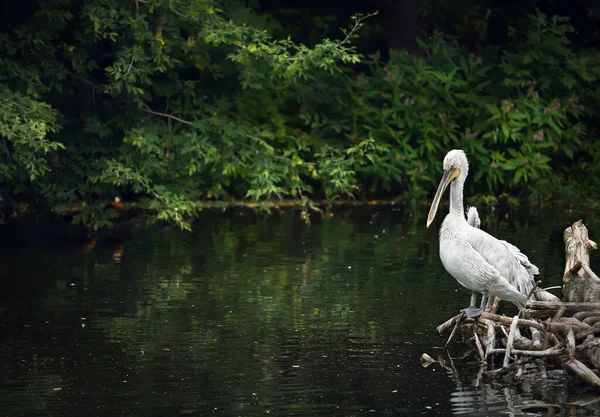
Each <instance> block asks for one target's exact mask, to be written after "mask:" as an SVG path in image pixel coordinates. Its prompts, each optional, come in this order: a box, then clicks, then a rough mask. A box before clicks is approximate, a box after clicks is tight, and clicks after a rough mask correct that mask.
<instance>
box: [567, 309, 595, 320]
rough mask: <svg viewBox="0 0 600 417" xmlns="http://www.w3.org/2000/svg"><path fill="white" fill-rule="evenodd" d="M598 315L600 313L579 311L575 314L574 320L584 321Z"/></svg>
mask: <svg viewBox="0 0 600 417" xmlns="http://www.w3.org/2000/svg"><path fill="white" fill-rule="evenodd" d="M596 314H598V311H579V312H577V313H575V314H573V318H575V319H577V320H580V321H583V320H585V319H586V318H588V317H590V316H595V315H596Z"/></svg>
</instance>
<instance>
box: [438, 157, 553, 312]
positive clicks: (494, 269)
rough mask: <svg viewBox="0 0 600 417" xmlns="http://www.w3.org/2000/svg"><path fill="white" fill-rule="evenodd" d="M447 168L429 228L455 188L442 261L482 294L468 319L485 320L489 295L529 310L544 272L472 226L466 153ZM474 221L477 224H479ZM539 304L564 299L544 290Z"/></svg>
mask: <svg viewBox="0 0 600 417" xmlns="http://www.w3.org/2000/svg"><path fill="white" fill-rule="evenodd" d="M443 168H444V173H443V176H442V179H441V181H440V185H439V187H438V189H437V192H436V194H435V197H434V199H433V202H432V203H431V209H430V210H429V215H428V216H427V227H429V226H430V225H431V223H432V222H433V219H434V218H435V215H436V213H437V209H438V206H439V203H440V200H441V198H442V195H443V194H444V191H445V190H446V188H447V187H448V185H450V212H449V213H448V215H447V216H446V218H445V219H444V221H443V223H442V227H441V228H440V259H441V260H442V264H443V265H444V268H446V271H448V273H449V274H450V275H452V276H453V277H454V279H456V280H457V281H458V283H459V284H461V285H462V286H463V287H465V288H467V289H469V290H471V291H474V292H478V293H481V294H482V298H481V307H480V308H475V306H474V305H473V304H474V300H473V298H471V305H470V306H469V308H467V309H464V310H463V311H464V312H465V313H466V314H467V316H468V317H477V316H479V315H480V314H481V313H482V311H483V308H484V306H485V303H486V301H487V297H488V296H489V295H494V296H496V297H498V298H500V299H501V300H508V301H510V302H512V303H513V304H515V305H516V306H517V307H518V308H519V309H520V310H522V309H524V308H525V304H526V303H527V294H529V292H530V291H531V289H532V288H533V285H534V275H536V274H538V273H539V269H538V268H537V267H536V266H535V265H533V264H532V263H531V262H530V261H529V259H528V258H527V256H525V254H523V253H522V252H521V251H520V250H519V249H518V248H517V247H516V246H514V245H511V244H510V243H508V242H506V241H503V240H498V239H496V238H495V237H493V236H492V235H490V234H488V233H486V232H484V231H483V230H480V229H478V228H476V227H473V226H471V225H470V224H469V223H467V219H466V218H465V211H464V208H463V188H464V184H465V180H466V179H467V175H468V173H469V162H468V161H467V156H466V155H465V153H464V152H463V151H462V150H459V149H454V150H451V151H450V152H448V154H447V155H446V157H445V158H444V165H443ZM473 215H476V217H477V219H476V220H478V219H479V216H478V215H477V212H476V210H475V212H474V213H473ZM470 220H471V219H470ZM472 221H473V224H477V222H476V221H475V219H474V218H473V219H472ZM535 298H536V299H537V300H558V297H556V296H555V295H553V294H550V293H549V292H547V291H543V290H542V291H538V292H536V293H535Z"/></svg>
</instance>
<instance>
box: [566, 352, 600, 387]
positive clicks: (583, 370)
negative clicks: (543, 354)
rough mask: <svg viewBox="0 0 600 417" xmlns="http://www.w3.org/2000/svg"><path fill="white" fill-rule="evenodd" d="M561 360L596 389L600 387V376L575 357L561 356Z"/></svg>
mask: <svg viewBox="0 0 600 417" xmlns="http://www.w3.org/2000/svg"><path fill="white" fill-rule="evenodd" d="M561 362H562V363H563V365H564V366H565V368H566V369H568V370H569V371H571V372H572V373H574V374H575V375H577V376H578V377H580V378H581V379H583V380H584V381H585V382H587V383H588V384H589V385H591V386H592V387H594V388H596V389H600V378H599V377H598V375H596V374H595V373H594V372H593V371H592V370H591V369H590V368H588V367H587V366H585V365H584V364H583V363H582V362H580V361H578V360H577V359H575V358H569V357H567V356H565V357H563V358H561Z"/></svg>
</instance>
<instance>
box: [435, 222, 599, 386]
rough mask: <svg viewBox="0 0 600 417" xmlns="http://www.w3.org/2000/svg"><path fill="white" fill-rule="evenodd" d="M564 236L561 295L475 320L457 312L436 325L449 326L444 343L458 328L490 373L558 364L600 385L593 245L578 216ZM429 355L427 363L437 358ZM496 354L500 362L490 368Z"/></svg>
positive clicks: (518, 373) (543, 372)
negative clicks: (523, 308)
mask: <svg viewBox="0 0 600 417" xmlns="http://www.w3.org/2000/svg"><path fill="white" fill-rule="evenodd" d="M563 237H564V240H565V255H566V261H565V271H564V275H563V287H562V288H563V301H561V302H548V301H530V302H529V303H528V308H527V310H526V312H525V315H524V316H523V317H518V316H515V317H506V316H502V315H499V314H495V309H493V310H491V311H494V313H492V312H487V311H486V312H484V313H482V314H481V316H480V317H479V318H477V319H475V320H473V319H465V318H464V317H463V315H462V313H461V314H459V315H457V316H454V317H452V318H450V319H449V320H447V321H446V322H444V323H442V324H441V325H439V326H438V328H437V330H438V331H439V332H440V333H446V332H450V337H449V338H448V341H447V342H446V344H449V343H450V342H451V341H452V340H453V339H454V338H455V336H456V335H457V334H459V335H462V336H463V338H464V337H465V335H466V338H467V340H469V341H471V342H472V346H473V351H474V354H475V355H476V357H477V358H478V360H479V361H480V362H481V363H482V368H483V369H485V370H486V373H487V374H488V375H490V376H492V377H499V376H503V377H504V376H506V375H508V374H511V375H512V376H513V378H516V379H518V378H520V377H522V375H523V372H528V371H524V369H526V366H527V369H533V368H535V369H537V370H538V372H539V373H540V374H541V375H546V372H547V371H546V369H550V368H551V367H557V366H558V367H560V368H562V369H563V371H565V372H568V373H570V374H574V375H576V376H577V377H579V378H580V379H581V380H583V381H585V382H586V383H587V384H589V385H590V386H591V387H593V388H595V389H598V390H600V377H599V376H598V375H597V374H598V373H599V371H600V278H598V276H597V275H596V274H595V273H594V272H593V271H592V270H591V269H590V267H589V260H590V256H589V251H590V250H591V249H596V248H597V245H596V243H595V242H594V241H592V240H590V239H589V237H588V230H587V228H586V227H585V225H584V224H583V222H582V221H581V220H579V221H577V222H575V223H573V225H572V226H570V227H568V228H567V229H566V230H565V232H564V234H563ZM459 330H460V331H459ZM596 336H598V337H596ZM425 355H426V354H425ZM427 358H429V359H430V360H429V359H428V361H427V362H428V364H431V363H435V362H436V361H435V359H433V358H431V357H430V356H428V355H427ZM495 358H498V360H497V361H496V363H497V364H498V365H500V366H501V367H500V368H496V369H494V367H493V364H494V359H495ZM542 359H543V360H542ZM529 362H531V363H532V364H535V365H537V366H530V365H528V363H529ZM553 372H555V371H553ZM536 376H537V374H536Z"/></svg>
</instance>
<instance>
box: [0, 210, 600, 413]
mask: <svg viewBox="0 0 600 417" xmlns="http://www.w3.org/2000/svg"><path fill="white" fill-rule="evenodd" d="M426 212H427V209H426V208H417V209H416V210H414V209H408V208H406V209H401V208H394V209H392V208H381V209H373V208H371V209H355V210H339V211H334V212H333V213H331V215H330V214H329V213H327V214H326V215H325V217H324V218H322V219H320V218H316V217H315V218H314V219H313V224H312V225H310V226H309V225H306V224H304V223H303V222H302V221H301V220H300V217H299V215H298V214H297V213H294V212H291V211H290V212H283V213H274V214H272V215H271V216H265V215H261V214H256V213H251V212H245V211H236V212H224V213H202V214H201V216H200V218H199V220H198V221H197V223H196V224H195V226H194V232H193V233H191V234H190V233H186V232H181V231H178V230H174V229H169V228H156V227H153V228H149V229H146V228H140V229H135V228H134V229H132V230H128V231H127V232H126V233H115V234H111V235H107V234H101V235H100V236H99V238H98V239H97V240H96V241H92V242H74V241H73V240H72V239H71V238H66V236H67V235H66V233H64V234H63V233H62V232H61V230H62V229H64V228H63V227H61V226H59V225H51V226H49V225H39V224H32V223H30V222H25V223H24V224H20V225H18V226H14V225H9V226H4V227H3V229H2V230H1V231H0V233H2V235H1V236H0V237H1V239H2V243H1V245H2V251H1V253H0V329H1V332H2V343H1V344H0V373H1V375H2V379H1V380H0V404H2V407H1V408H0V415H6V416H86V417H94V416H177V415H183V416H249V417H250V416H267V415H269V416H282V417H283V416H362V415H376V416H413V415H428V416H448V415H452V414H456V415H465V416H501V415H502V416H504V415H596V413H597V412H598V409H599V408H600V407H597V406H596V404H595V402H596V401H597V400H599V399H600V397H596V396H595V395H593V394H591V393H586V392H585V391H584V390H582V389H578V388H577V387H575V388H569V389H566V388H565V387H564V386H563V385H562V384H556V383H549V382H544V381H542V380H536V379H534V380H524V381H519V382H516V383H499V382H494V381H490V380H489V379H487V378H486V377H485V376H484V377H483V378H478V376H477V367H476V366H473V364H472V362H471V359H470V358H466V359H460V358H459V357H460V356H461V355H463V353H464V352H465V351H466V349H465V348H464V346H461V345H457V346H453V348H452V349H451V351H450V355H451V356H453V357H454V360H453V362H454V365H455V366H454V368H455V369H454V370H453V371H452V372H451V371H448V370H446V369H444V368H442V367H440V366H438V365H434V366H431V367H429V368H422V367H421V365H420V363H419V357H420V356H421V354H422V353H424V352H427V353H429V354H430V355H432V356H437V355H441V354H447V353H446V351H445V349H444V348H443V344H444V342H445V339H446V336H440V335H438V334H437V332H436V330H435V328H436V326H437V325H438V324H440V323H441V322H443V321H445V320H446V319H447V318H449V317H451V316H452V315H454V314H455V313H456V312H457V311H458V310H459V309H460V308H462V307H465V306H466V304H467V303H468V299H469V294H468V292H467V291H466V290H464V289H463V288H461V287H460V286H459V285H458V284H457V283H456V282H455V281H454V280H453V279H452V278H451V277H449V276H448V275H447V274H446V273H445V272H444V270H443V267H442V265H441V263H440V261H439V257H438V246H437V244H438V241H437V230H436V229H437V228H438V227H439V222H440V220H437V221H436V223H435V224H434V226H433V227H432V229H431V230H428V229H426V228H425V227H424V224H425V214H426ZM480 214H481V215H482V217H483V222H482V227H483V228H485V229H486V230H488V231H490V232H492V233H493V234H495V235H496V236H498V237H502V238H504V239H508V240H510V241H511V242H513V243H515V244H516V245H517V246H519V247H520V248H521V249H522V250H523V251H524V252H525V253H527V254H528V255H529V257H530V258H531V259H532V261H534V262H535V263H536V264H537V265H538V267H540V269H541V270H542V271H543V273H544V276H543V278H542V279H543V280H544V285H545V286H549V285H556V284H559V283H560V277H561V276H562V269H563V259H564V253H563V251H564V249H563V248H564V246H563V241H562V231H563V230H564V228H565V227H566V226H567V225H569V224H570V223H572V222H573V221H575V220H577V219H579V218H581V217H584V221H585V222H586V224H587V226H588V227H589V229H590V236H591V238H592V239H594V237H596V238H597V239H600V238H598V236H596V235H600V224H599V223H598V222H596V221H595V220H594V217H593V216H592V215H590V214H589V213H588V216H587V217H589V218H586V217H585V216H583V215H582V213H577V212H572V211H569V210H566V209H559V208H552V209H539V210H538V211H537V212H536V211H533V210H525V209H522V210H519V211H510V212H506V213H504V212H502V213H495V214H492V213H489V212H486V211H481V212H480ZM595 265H596V263H593V264H592V268H594V267H595ZM598 269H600V265H599V266H596V270H598ZM503 310H504V312H505V313H506V314H512V313H514V308H513V307H512V306H510V305H504V306H503Z"/></svg>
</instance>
